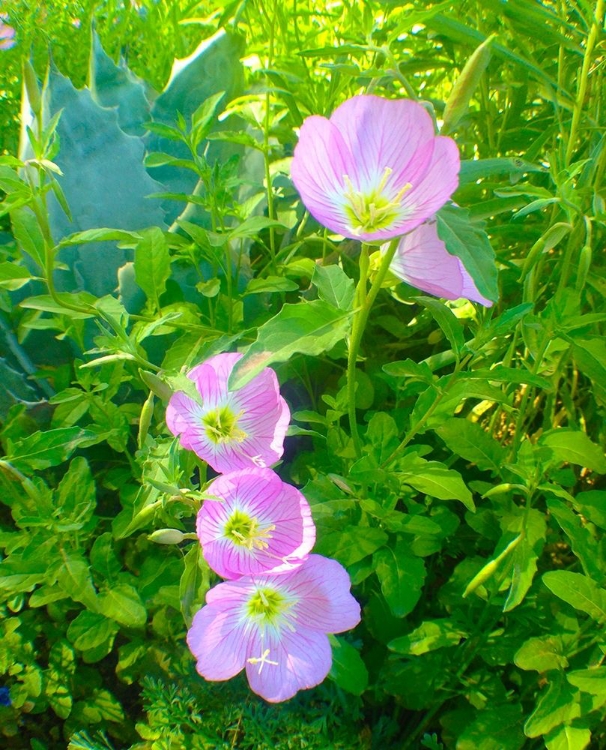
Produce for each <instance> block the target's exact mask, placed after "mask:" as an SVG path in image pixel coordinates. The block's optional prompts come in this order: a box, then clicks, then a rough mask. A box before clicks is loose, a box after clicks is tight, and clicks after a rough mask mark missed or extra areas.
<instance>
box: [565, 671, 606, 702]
mask: <svg viewBox="0 0 606 750" xmlns="http://www.w3.org/2000/svg"><path fill="white" fill-rule="evenodd" d="M566 677H567V679H568V682H569V683H570V684H571V685H574V686H575V687H578V688H579V690H582V691H583V692H584V693H590V694H591V695H599V696H601V697H603V698H606V667H594V668H593V669H577V670H575V671H574V672H568V674H567V675H566Z"/></svg>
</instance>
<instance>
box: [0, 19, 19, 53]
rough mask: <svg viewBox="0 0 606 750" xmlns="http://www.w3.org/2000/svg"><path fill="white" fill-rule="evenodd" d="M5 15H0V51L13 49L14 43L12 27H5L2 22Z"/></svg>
mask: <svg viewBox="0 0 606 750" xmlns="http://www.w3.org/2000/svg"><path fill="white" fill-rule="evenodd" d="M5 20H6V15H4V14H2V15H0V49H10V48H11V47H14V46H15V44H16V42H15V29H13V27H12V26H7V25H6V24H5V23H4V21H5Z"/></svg>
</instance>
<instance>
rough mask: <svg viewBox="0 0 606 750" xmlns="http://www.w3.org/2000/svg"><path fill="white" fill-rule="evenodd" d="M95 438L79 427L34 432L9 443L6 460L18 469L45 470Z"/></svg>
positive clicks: (92, 434)
mask: <svg viewBox="0 0 606 750" xmlns="http://www.w3.org/2000/svg"><path fill="white" fill-rule="evenodd" d="M96 437H97V436H96V434H95V433H94V432H92V431H91V430H84V429H82V428H81V427H59V428H58V429H56V430H47V431H46V432H35V433H34V434H33V435H30V436H29V437H26V438H23V440H19V441H17V442H14V443H13V442H12V441H9V443H8V452H7V453H8V455H7V460H8V461H10V463H11V464H12V465H13V466H15V467H16V468H19V469H47V468H48V467H49V466H57V465H58V464H61V463H63V461H67V459H68V458H69V457H70V456H71V454H72V453H73V452H74V451H75V450H76V449H77V448H78V447H79V446H81V445H82V444H84V443H86V442H87V441H89V440H94V439H96Z"/></svg>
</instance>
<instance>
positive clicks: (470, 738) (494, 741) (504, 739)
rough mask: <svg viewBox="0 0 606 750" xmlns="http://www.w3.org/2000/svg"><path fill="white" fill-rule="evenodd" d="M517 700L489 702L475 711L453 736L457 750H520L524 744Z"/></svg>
mask: <svg viewBox="0 0 606 750" xmlns="http://www.w3.org/2000/svg"><path fill="white" fill-rule="evenodd" d="M523 720H524V716H523V712H522V706H521V705H520V704H519V703H506V704H503V705H490V703H489V704H488V706H487V707H486V708H485V709H484V710H483V711H478V713H477V715H476V718H475V719H474V720H473V721H472V722H471V724H468V725H467V726H466V727H465V729H464V730H463V732H462V733H461V735H460V736H459V738H458V739H457V745H456V747H457V750H520V748H522V747H524V745H525V744H526V742H525V738H524V732H523V731H522V722H523Z"/></svg>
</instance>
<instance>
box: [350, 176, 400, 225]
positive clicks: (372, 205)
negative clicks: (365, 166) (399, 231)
mask: <svg viewBox="0 0 606 750" xmlns="http://www.w3.org/2000/svg"><path fill="white" fill-rule="evenodd" d="M392 171H393V170H392V169H391V167H385V169H384V170H383V174H382V175H381V179H380V181H379V184H378V185H377V186H376V187H375V188H373V189H372V190H370V191H368V192H362V191H361V190H356V189H355V187H354V185H353V183H352V181H351V179H350V177H349V175H343V182H344V183H345V186H346V188H347V190H346V192H344V193H343V197H344V198H345V199H346V200H347V201H348V203H346V204H345V206H344V209H345V213H346V214H347V217H348V218H349V221H350V224H351V231H352V233H353V234H355V235H356V236H357V235H360V234H362V233H363V232H364V233H368V232H377V231H379V230H381V229H386V228H389V227H391V226H392V224H393V223H394V221H395V220H396V219H397V218H399V217H400V214H401V203H402V198H403V197H404V195H405V194H406V193H407V192H408V191H409V190H410V189H411V188H412V184H411V183H410V182H407V183H406V184H405V185H404V186H403V187H402V188H400V190H399V191H398V193H397V194H396V195H395V196H393V195H391V196H390V195H389V190H388V189H387V183H388V181H389V177H390V175H391V173H392Z"/></svg>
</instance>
